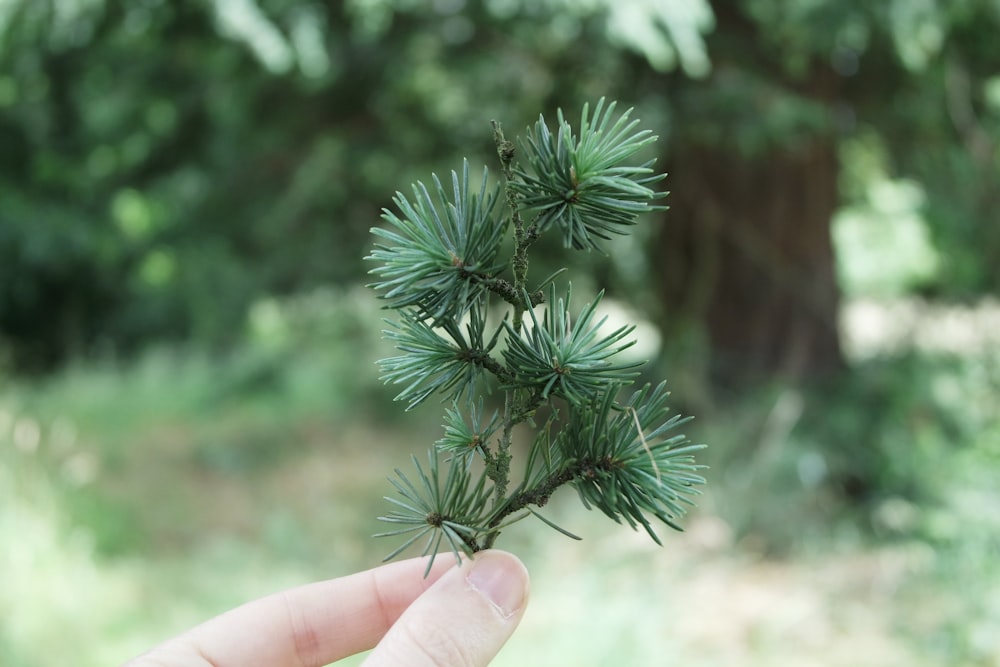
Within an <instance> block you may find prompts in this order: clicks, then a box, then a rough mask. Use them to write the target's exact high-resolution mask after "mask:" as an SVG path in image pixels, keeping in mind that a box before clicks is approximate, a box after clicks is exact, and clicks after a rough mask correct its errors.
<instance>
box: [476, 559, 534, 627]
mask: <svg viewBox="0 0 1000 667" xmlns="http://www.w3.org/2000/svg"><path fill="white" fill-rule="evenodd" d="M466 581H467V582H468V583H469V586H471V587H472V588H473V590H475V591H477V592H478V593H479V594H480V595H482V596H483V597H485V598H486V600H487V601H488V602H489V603H490V604H491V605H493V607H494V608H495V609H496V610H497V611H498V612H500V615H501V616H502V617H503V618H505V619H508V618H510V617H511V616H513V615H514V614H516V613H518V612H519V611H521V609H522V608H523V607H524V605H525V603H526V602H527V600H528V595H529V591H530V583H529V577H528V568H526V567H525V566H524V563H522V562H521V560H520V559H519V558H518V557H517V556H515V555H514V554H512V553H508V552H506V551H496V550H492V551H482V552H480V553H478V554H476V557H475V558H474V559H473V560H472V561H471V563H470V565H469V567H468V574H466Z"/></svg>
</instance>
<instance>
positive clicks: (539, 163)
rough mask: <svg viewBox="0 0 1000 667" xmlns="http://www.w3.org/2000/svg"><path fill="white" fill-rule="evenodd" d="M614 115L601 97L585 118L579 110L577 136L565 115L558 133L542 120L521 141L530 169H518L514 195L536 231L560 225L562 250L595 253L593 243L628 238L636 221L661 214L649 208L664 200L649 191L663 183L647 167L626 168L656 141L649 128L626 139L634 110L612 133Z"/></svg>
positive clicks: (632, 125) (617, 122)
mask: <svg viewBox="0 0 1000 667" xmlns="http://www.w3.org/2000/svg"><path fill="white" fill-rule="evenodd" d="M614 110H615V103H614V102H612V103H611V104H609V105H608V106H607V108H605V107H604V101H603V99H602V100H601V101H600V102H599V103H598V104H597V106H596V108H595V109H594V117H593V119H590V118H588V114H589V108H588V106H587V105H584V107H583V114H582V117H581V119H580V136H579V137H576V136H574V135H573V130H572V128H571V127H570V125H569V123H568V122H567V121H566V119H565V118H563V115H562V111H560V112H559V114H558V130H557V131H556V133H555V134H553V133H552V132H551V131H549V127H548V125H546V123H545V119H544V118H539V120H538V122H537V123H535V127H534V132H533V133H532V134H531V135H529V136H528V139H527V140H526V142H525V149H526V150H527V155H528V164H529V165H530V166H531V171H530V172H529V171H525V170H522V169H517V170H516V171H515V173H516V174H517V176H518V177H519V180H517V181H513V188H514V191H515V192H517V193H518V194H519V195H520V196H521V201H522V203H523V206H524V208H525V209H527V210H529V211H531V212H532V213H537V215H538V217H537V219H536V221H535V225H536V226H537V228H538V233H539V234H541V233H543V232H545V230H546V229H548V228H549V227H550V226H552V225H555V226H557V227H559V229H560V230H561V231H562V233H563V244H564V245H565V247H567V248H570V247H573V248H577V249H587V250H589V249H597V248H598V247H599V246H598V244H597V240H596V239H602V240H608V239H609V238H610V236H608V235H609V234H625V233H627V232H626V231H625V230H624V229H623V227H626V226H628V225H632V224H634V223H635V218H636V216H637V215H639V214H641V213H644V212H646V211H649V210H657V209H661V210H662V208H663V207H656V206H650V205H649V201H650V200H651V199H655V198H657V197H662V196H663V193H658V192H655V191H653V190H651V189H650V188H649V187H647V185H648V184H651V183H655V182H657V181H659V180H661V179H662V178H663V177H664V176H663V175H657V174H655V173H654V171H653V169H652V168H651V165H652V162H647V163H646V164H643V165H641V166H632V165H628V164H625V162H626V161H627V160H628V159H629V158H631V157H633V156H634V155H635V154H636V153H637V152H639V151H640V150H641V149H642V148H643V147H645V146H647V145H649V144H651V143H652V142H654V141H655V140H656V137H655V136H653V135H652V132H651V131H650V130H641V131H639V132H635V133H634V134H630V133H631V132H632V130H633V129H634V128H635V126H636V125H637V124H638V121H636V120H633V121H631V122H629V113H630V111H631V110H630V111H626V112H625V113H624V114H622V115H621V116H619V117H618V118H617V119H616V120H615V121H614V123H613V124H612V125H610V127H609V123H611V121H612V118H613V114H614Z"/></svg>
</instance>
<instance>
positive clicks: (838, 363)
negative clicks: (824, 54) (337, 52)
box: [657, 140, 844, 384]
mask: <svg viewBox="0 0 1000 667" xmlns="http://www.w3.org/2000/svg"><path fill="white" fill-rule="evenodd" d="M671 161H672V162H673V163H674V164H675V165H676V166H675V167H674V168H671V169H669V172H670V173H671V190H672V194H671V195H670V198H669V199H670V207H671V210H670V213H669V217H670V219H669V222H668V224H666V225H665V226H664V228H663V233H662V235H661V237H660V241H659V254H658V262H657V266H658V267H659V272H660V275H659V284H660V288H661V291H662V292H661V293H662V298H663V300H664V302H665V307H666V312H667V313H671V314H672V315H671V318H673V316H675V315H677V314H678V313H679V314H680V315H681V319H682V321H687V322H700V323H702V324H703V326H704V328H705V332H704V333H705V335H706V336H707V340H708V343H709V348H710V351H711V355H712V360H711V370H712V374H713V377H714V378H715V379H717V380H720V381H722V382H723V383H724V384H729V383H733V384H740V383H742V381H743V380H752V379H754V378H758V377H767V376H773V375H779V376H783V377H787V378H791V379H799V378H802V377H806V376H815V375H818V374H819V375H821V374H826V373H829V372H831V371H835V370H838V369H840V368H842V367H843V364H844V362H843V357H842V354H841V350H840V344H839V339H838V335H837V310H838V303H839V291H838V286H837V282H836V274H835V267H834V256H833V248H832V245H831V239H830V220H831V217H832V215H833V213H834V211H835V209H836V206H837V161H836V148H835V146H834V145H833V142H832V141H819V140H817V141H812V142H810V143H808V144H806V145H803V146H796V147H794V148H791V149H787V150H781V151H773V152H770V153H768V154H767V155H762V156H759V157H756V158H744V157H741V156H739V155H738V154H735V155H734V154H733V153H732V152H729V151H724V150H721V149H709V148H706V147H686V148H684V149H682V150H680V151H677V152H675V153H674V155H673V156H672V160H671Z"/></svg>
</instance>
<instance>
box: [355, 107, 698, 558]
mask: <svg viewBox="0 0 1000 667" xmlns="http://www.w3.org/2000/svg"><path fill="white" fill-rule="evenodd" d="M630 113H631V110H629V111H626V112H625V113H623V114H620V115H617V116H616V115H615V103H613V102H612V103H611V104H607V105H606V104H605V103H604V100H603V99H602V100H601V101H600V102H598V103H597V105H596V106H595V108H594V111H593V115H591V114H590V110H589V108H588V106H586V105H585V106H584V107H583V114H582V117H581V120H580V125H579V127H578V128H577V134H574V131H573V129H572V128H571V126H570V124H569V123H568V122H567V121H566V119H565V118H564V117H563V114H562V112H561V111H560V112H559V114H558V119H557V126H556V129H555V131H554V132H553V131H552V130H550V129H549V126H548V125H547V124H546V123H545V119H544V118H539V120H538V122H537V123H536V124H535V126H534V128H533V129H530V128H529V132H530V134H529V136H528V138H527V140H525V141H524V142H523V148H524V152H525V162H526V165H525V166H523V167H522V166H521V165H519V164H518V163H517V161H516V160H515V146H514V144H513V143H512V142H510V141H508V140H507V139H506V138H505V137H504V134H503V131H502V130H501V128H500V126H499V124H497V123H496V122H494V123H493V131H494V139H495V142H496V147H497V153H498V155H499V159H500V167H501V172H502V174H503V178H504V184H503V186H497V187H495V188H492V189H491V188H490V186H489V184H488V177H487V176H488V173H487V170H486V169H484V170H483V176H482V181H481V183H479V184H478V185H473V184H472V183H471V182H470V175H469V163H468V161H465V163H464V167H463V170H462V174H461V175H459V174H457V173H455V172H452V175H451V188H450V192H449V191H448V190H447V189H446V188H445V186H444V185H443V184H442V183H441V182H440V180H439V179H438V178H437V176H432V180H433V187H431V188H428V187H426V186H425V185H424V184H423V183H417V184H415V185H414V186H413V194H412V197H410V198H408V197H406V196H405V195H403V194H401V193H397V194H396V196H395V198H394V200H393V201H394V202H395V204H396V207H397V208H398V213H394V212H391V211H389V210H386V211H385V212H384V215H383V219H384V220H385V221H386V222H388V223H389V227H388V228H375V229H372V233H373V234H375V235H376V236H377V237H378V238H379V241H378V243H377V244H376V246H375V249H374V251H373V252H372V253H371V254H370V255H369V256H368V257H367V258H366V259H368V260H372V261H374V262H377V263H378V266H377V267H376V268H374V269H372V271H371V273H372V274H374V275H375V276H376V281H375V282H374V283H373V284H372V287H374V288H375V289H376V290H378V291H379V292H380V297H381V298H382V299H384V300H385V302H386V308H389V309H393V310H395V311H396V312H397V313H398V316H397V318H396V319H395V320H392V321H390V320H386V321H387V322H388V324H389V325H390V326H391V327H392V328H391V329H389V330H387V331H385V332H384V333H385V336H386V337H387V338H388V339H389V340H391V341H393V342H394V343H395V345H396V347H397V349H398V350H399V352H400V354H399V355H398V356H394V357H390V358H388V359H383V360H382V361H380V362H379V363H380V366H381V370H382V379H383V380H384V381H385V382H386V383H393V384H398V385H400V386H402V391H400V392H399V395H398V396H396V400H399V401H404V402H406V403H407V409H412V408H414V407H415V406H417V405H418V404H420V403H421V402H423V401H424V400H426V399H427V398H428V397H430V396H431V395H434V394H438V395H440V396H442V397H443V399H444V400H445V401H446V402H447V403H449V404H450V405H449V406H448V407H447V408H446V411H445V416H444V436H443V437H442V438H441V439H440V440H438V441H437V442H436V443H435V447H434V448H433V449H432V450H431V452H430V453H429V456H428V462H427V464H426V466H424V465H421V463H420V461H418V460H417V459H416V457H414V461H413V463H414V466H415V473H414V474H412V475H407V474H405V473H403V472H401V471H400V470H398V469H397V470H396V477H395V478H393V479H391V481H392V484H393V486H395V487H396V490H397V491H398V492H399V496H400V497H393V498H387V500H388V501H389V502H391V503H392V504H393V510H392V511H391V512H389V513H388V514H387V515H386V516H383V517H380V519H381V520H383V521H386V522H389V523H391V524H395V526H394V527H395V529H394V530H390V531H389V532H385V533H381V534H380V536H402V537H404V538H405V539H404V541H403V544H402V545H400V546H399V547H398V548H397V549H395V550H394V551H393V552H392V553H391V554H389V556H387V557H386V560H389V559H391V558H393V557H395V556H396V555H397V554H399V553H400V552H402V551H403V550H405V549H407V548H408V547H410V546H411V545H413V544H414V543H416V542H418V541H421V540H424V543H423V552H424V553H425V554H428V553H429V554H431V555H432V556H433V555H434V554H436V553H438V551H440V550H441V548H442V547H444V546H445V545H447V547H448V548H450V549H451V550H452V551H454V552H455V553H456V554H459V553H465V554H469V555H471V554H473V553H475V552H476V551H479V550H481V549H486V548H489V547H492V546H493V544H494V542H496V539H497V537H498V536H499V535H500V532H501V530H503V528H504V527H506V526H508V525H510V524H511V523H513V522H515V521H518V520H520V519H523V518H525V517H528V516H535V517H538V518H539V519H541V520H542V521H543V522H544V523H546V524H548V525H549V526H551V527H553V528H555V529H556V530H558V531H560V532H562V533H564V534H565V535H568V536H570V537H574V538H575V536H574V535H572V534H571V533H569V532H568V531H566V530H565V529H563V528H561V527H559V526H556V525H555V524H554V523H552V522H551V521H549V520H547V519H545V518H544V517H542V515H541V514H539V508H541V507H543V506H544V505H545V504H546V502H547V501H548V500H549V498H550V497H551V496H552V494H553V492H555V491H556V489H558V488H559V487H561V486H563V485H567V484H568V485H571V486H573V487H575V488H576V490H577V492H578V493H579V494H580V499H581V500H582V501H583V503H584V505H585V506H586V507H587V508H593V507H596V508H597V509H599V510H601V511H602V512H604V513H605V514H606V515H607V516H609V517H611V518H612V519H614V520H615V521H617V522H621V521H625V522H626V523H628V524H629V525H630V526H632V527H633V528H636V527H637V526H642V527H643V528H644V529H645V530H646V532H648V533H649V535H650V536H651V537H652V538H653V540H655V541H656V542H657V543H658V544H659V543H660V540H659V538H658V537H657V535H656V533H655V532H654V531H653V527H652V525H651V524H650V519H649V516H653V517H656V518H658V519H659V520H660V521H662V522H664V523H665V524H667V525H668V526H670V527H672V528H676V529H678V530H679V529H680V528H679V526H678V524H677V519H678V518H679V517H680V516H681V515H682V514H684V512H685V509H686V506H687V505H690V504H691V500H690V497H691V496H692V495H693V494H695V493H696V492H697V490H696V489H695V486H696V485H699V484H702V483H704V479H703V478H702V477H701V476H700V475H699V474H698V472H697V471H698V469H699V468H701V466H699V465H697V464H696V463H695V462H694V457H693V452H694V451H695V450H696V449H699V448H700V446H699V445H692V444H690V443H689V442H688V441H687V439H686V438H685V436H683V435H681V434H678V433H677V432H676V431H677V427H678V426H680V425H681V424H683V423H684V422H685V421H686V419H684V418H682V417H680V416H669V414H668V413H669V409H668V407H667V405H666V400H667V396H668V393H667V391H666V389H665V387H664V385H663V384H662V383H661V384H659V385H657V386H655V387H652V386H649V385H647V386H644V387H642V388H641V389H639V390H638V391H635V392H633V393H631V394H629V395H627V396H622V395H623V394H624V393H625V392H624V388H625V387H626V386H627V385H629V384H631V383H632V382H633V380H634V378H635V377H636V376H637V375H638V371H637V368H638V367H639V366H640V365H641V363H630V362H624V361H618V360H617V358H616V355H617V354H618V353H619V352H621V351H622V350H624V349H625V348H627V347H629V346H631V345H632V344H633V343H634V341H632V340H629V336H630V334H631V333H632V331H633V329H634V327H632V326H623V327H621V328H619V329H617V330H615V331H612V332H610V333H603V332H602V325H603V324H604V321H605V320H604V319H603V318H600V317H599V315H598V309H599V306H600V301H601V296H602V294H603V293H602V294H598V295H597V296H596V297H595V298H594V299H593V300H591V301H590V302H589V303H587V304H585V305H584V306H583V307H582V308H579V309H577V308H575V304H574V303H573V301H572V289H571V287H570V286H568V285H567V286H566V288H565V291H557V289H556V286H555V280H556V278H558V276H559V275H560V274H561V273H562V271H559V272H557V273H556V274H553V275H551V276H549V277H548V278H545V279H544V280H541V281H539V282H538V283H537V284H531V283H530V282H529V277H528V256H529V250H530V249H531V247H532V244H533V243H534V242H535V241H536V240H537V239H538V238H539V237H540V236H542V235H543V234H549V233H555V234H560V235H561V236H562V239H563V244H564V246H565V247H566V248H567V249H570V248H572V249H577V250H600V249H601V243H602V242H605V241H608V240H610V239H611V238H612V236H613V235H620V234H626V233H627V232H628V227H629V226H631V225H633V224H635V222H636V218H637V216H639V215H640V214H642V213H645V212H647V211H652V210H662V209H663V208H665V207H662V206H656V205H653V204H651V202H652V201H653V200H656V199H658V198H662V197H663V196H665V193H662V192H657V191H655V190H653V189H652V188H651V187H650V186H652V185H654V184H656V183H657V182H659V181H660V180H662V178H663V177H664V176H663V175H661V174H656V173H655V172H654V170H653V169H652V162H647V163H645V164H640V165H634V164H630V160H634V159H635V157H636V155H637V153H639V152H640V150H641V149H643V148H644V147H646V146H647V145H649V144H650V143H652V142H654V141H655V140H656V137H655V136H653V135H652V134H651V133H650V132H649V131H648V130H637V129H636V126H637V124H638V121H636V120H630ZM501 202H502V203H501ZM511 231H512V232H513V242H512V243H510V242H509V240H508V236H509V234H510V232H511ZM505 248H507V249H508V252H511V251H512V256H511V257H510V259H509V261H504V260H503V259H501V255H502V254H503V253H504V249H505ZM511 249H512V250H511ZM538 310H541V311H542V312H541V313H539V312H538ZM487 396H489V397H490V398H491V401H490V403H488V402H487ZM501 397H502V400H501ZM494 401H495V403H496V404H497V405H501V404H502V408H500V407H498V408H497V409H496V410H491V409H490V407H488V405H489V404H492V402H494ZM521 424H524V425H527V426H528V427H531V428H532V429H534V437H533V440H532V442H531V445H530V447H529V448H528V452H527V455H526V457H525V460H524V462H523V464H522V470H523V473H522V474H521V475H520V477H519V481H517V483H516V484H514V481H513V480H512V479H511V470H512V463H513V462H512V454H511V444H512V441H513V439H514V430H515V427H518V426H519V425H521ZM442 464H443V465H442ZM442 468H444V469H443V470H442ZM575 539H579V538H575Z"/></svg>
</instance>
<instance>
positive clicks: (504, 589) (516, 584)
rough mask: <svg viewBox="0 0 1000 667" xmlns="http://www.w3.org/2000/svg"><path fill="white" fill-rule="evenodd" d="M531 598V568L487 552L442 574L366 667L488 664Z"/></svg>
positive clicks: (503, 554)
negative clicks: (529, 582)
mask: <svg viewBox="0 0 1000 667" xmlns="http://www.w3.org/2000/svg"><path fill="white" fill-rule="evenodd" d="M527 601H528V571H527V570H526V569H525V567H524V565H523V564H522V563H521V561H520V560H518V559H517V557H515V556H513V555H511V554H509V553H506V552H504V551H482V552H480V553H478V554H476V556H475V558H473V559H471V560H467V561H465V562H464V563H463V564H462V565H461V566H460V567H455V568H453V569H451V570H450V571H448V572H447V573H446V574H445V575H444V576H442V577H441V578H440V579H439V580H438V581H437V582H436V583H435V584H434V585H433V586H431V587H430V588H429V589H427V591H426V592H425V593H424V594H423V595H421V596H420V597H419V598H417V599H416V600H415V601H414V602H413V604H411V605H410V606H409V608H408V609H407V610H406V611H405V612H403V615H402V616H400V617H399V620H398V621H396V624H395V625H393V626H392V628H391V629H390V630H389V632H387V633H386V635H385V637H384V638H383V639H382V641H381V642H379V644H378V646H376V647H375V650H374V651H372V654H371V655H370V656H369V658H368V660H366V661H365V665H366V667H390V666H391V667H397V666H398V665H407V666H408V667H484V666H485V665H487V664H489V662H490V660H492V659H493V657H494V656H495V655H496V654H497V652H498V651H499V650H500V647H501V646H503V645H504V643H505V642H506V641H507V640H508V639H509V638H510V636H511V634H512V633H513V632H514V628H516V627H517V624H518V623H519V622H520V621H521V616H522V615H523V613H524V607H525V604H526V603H527Z"/></svg>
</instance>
